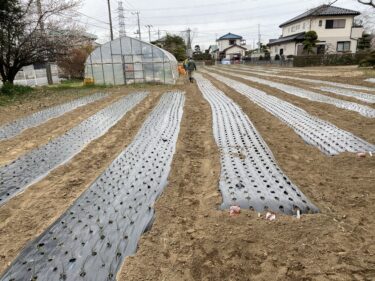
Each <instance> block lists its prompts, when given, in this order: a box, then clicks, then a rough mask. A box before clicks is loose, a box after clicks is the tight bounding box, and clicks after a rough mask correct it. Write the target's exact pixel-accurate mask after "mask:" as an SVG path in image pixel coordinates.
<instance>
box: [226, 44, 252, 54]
mask: <svg viewBox="0 0 375 281" xmlns="http://www.w3.org/2000/svg"><path fill="white" fill-rule="evenodd" d="M234 47H238V48H241V49H244V50H247V49H246V48H245V47H242V46H240V45H237V44H234V45H232V46H229V47H228V48H226V49H224V50H222V51H221V52H222V53H225V52H226V51H228V50H229V49H232V48H234Z"/></svg>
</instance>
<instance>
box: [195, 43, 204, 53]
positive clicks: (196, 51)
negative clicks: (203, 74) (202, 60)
mask: <svg viewBox="0 0 375 281" xmlns="http://www.w3.org/2000/svg"><path fill="white" fill-rule="evenodd" d="M201 53H202V52H201V47H200V46H199V45H195V46H194V54H201Z"/></svg>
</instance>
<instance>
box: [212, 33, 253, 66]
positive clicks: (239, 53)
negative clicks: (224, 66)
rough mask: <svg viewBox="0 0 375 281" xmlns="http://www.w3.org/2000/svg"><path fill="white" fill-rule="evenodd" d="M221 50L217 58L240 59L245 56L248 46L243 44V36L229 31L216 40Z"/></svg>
mask: <svg viewBox="0 0 375 281" xmlns="http://www.w3.org/2000/svg"><path fill="white" fill-rule="evenodd" d="M216 42H217V45H218V48H219V52H218V56H217V59H218V60H220V61H221V60H222V59H229V60H231V61H234V62H235V61H240V60H241V59H242V57H244V56H245V51H246V48H245V47H244V46H243V45H244V44H245V41H244V40H243V38H242V36H239V35H236V34H232V33H228V34H225V35H223V36H221V37H220V38H219V39H217V40H216Z"/></svg>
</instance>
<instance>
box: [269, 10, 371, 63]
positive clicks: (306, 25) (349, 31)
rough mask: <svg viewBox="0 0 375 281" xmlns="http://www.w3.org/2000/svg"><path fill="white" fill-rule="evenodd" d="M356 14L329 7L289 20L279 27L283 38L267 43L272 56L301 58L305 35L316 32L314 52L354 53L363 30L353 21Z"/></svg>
mask: <svg viewBox="0 0 375 281" xmlns="http://www.w3.org/2000/svg"><path fill="white" fill-rule="evenodd" d="M358 15H360V13H359V12H357V11H353V10H348V9H344V8H339V7H335V6H330V5H321V6H319V7H317V8H314V9H311V10H308V11H307V12H305V13H303V14H301V15H299V16H297V17H295V18H292V19H291V20H288V21H286V22H284V23H283V24H281V25H280V28H282V36H280V38H278V39H272V40H270V42H269V43H268V46H269V47H270V53H271V57H272V58H274V57H275V56H276V55H284V56H288V55H294V56H298V55H302V54H303V44H302V42H303V41H304V38H305V33H306V32H308V31H312V30H313V31H315V32H316V33H317V35H318V40H319V42H318V43H317V48H316V53H318V54H323V53H344V52H351V53H355V52H356V51H357V41H358V39H359V38H361V37H362V34H363V31H364V29H363V27H362V26H356V24H355V22H354V18H355V17H356V16H358Z"/></svg>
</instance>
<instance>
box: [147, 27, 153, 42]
mask: <svg viewBox="0 0 375 281" xmlns="http://www.w3.org/2000/svg"><path fill="white" fill-rule="evenodd" d="M146 27H147V28H148V41H149V42H151V27H152V25H151V24H148V25H146Z"/></svg>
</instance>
